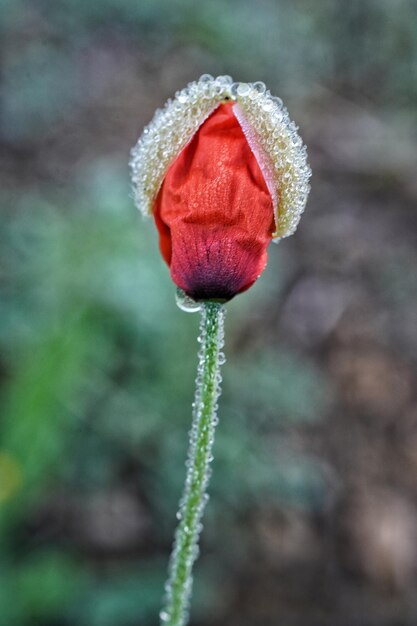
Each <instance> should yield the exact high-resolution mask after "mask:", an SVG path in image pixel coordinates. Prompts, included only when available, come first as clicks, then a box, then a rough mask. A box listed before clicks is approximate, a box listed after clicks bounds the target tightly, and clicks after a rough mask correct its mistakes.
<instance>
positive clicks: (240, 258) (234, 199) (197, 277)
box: [154, 103, 274, 300]
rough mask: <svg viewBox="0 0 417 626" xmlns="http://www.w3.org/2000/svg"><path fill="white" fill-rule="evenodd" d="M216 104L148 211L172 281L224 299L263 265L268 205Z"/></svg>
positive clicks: (249, 157) (233, 128) (226, 108)
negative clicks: (155, 225) (155, 227)
mask: <svg viewBox="0 0 417 626" xmlns="http://www.w3.org/2000/svg"><path fill="white" fill-rule="evenodd" d="M232 107H233V104H232V103H227V104H222V105H220V106H219V107H218V108H217V109H216V110H215V111H214V112H213V113H212V114H211V116H210V117H209V118H208V119H207V120H206V121H205V122H204V123H203V124H202V126H201V127H200V129H199V130H198V132H197V133H196V134H195V135H194V137H193V139H192V140H191V141H190V142H189V144H188V145H187V146H186V147H185V148H184V149H183V150H182V152H181V153H180V154H179V156H178V157H177V158H176V159H175V161H174V162H173V163H172V165H171V166H170V168H169V170H168V172H167V175H166V177H165V179H164V182H163V184H162V187H161V189H160V191H159V193H158V196H157V199H156V202H155V207H154V216H155V220H156V224H157V227H158V230H159V235H160V248H161V252H162V255H163V257H164V259H165V261H166V262H167V263H168V265H169V267H170V270H171V276H172V279H173V281H174V282H175V284H176V285H177V286H178V287H180V288H181V289H183V290H184V291H185V292H186V293H187V294H188V295H189V296H191V297H192V298H194V299H196V300H210V299H219V300H230V298H232V297H233V296H235V295H236V294H237V293H240V292H242V291H245V290H246V289H248V288H249V287H250V286H251V285H252V284H253V283H254V282H255V280H256V279H257V278H258V277H259V276H260V274H261V273H262V271H263V270H264V268H265V265H266V262H267V247H268V245H269V243H270V242H271V239H272V233H273V230H274V210H273V204H272V199H271V196H270V194H269V191H268V188H267V185H266V183H265V180H264V177H263V175H262V172H261V170H260V167H259V165H258V163H257V161H256V158H255V156H254V154H253V153H252V151H251V149H250V147H249V145H248V142H247V140H246V138H245V135H244V133H243V131H242V129H241V127H240V125H239V122H238V121H237V119H236V117H235V115H234V113H233V109H232Z"/></svg>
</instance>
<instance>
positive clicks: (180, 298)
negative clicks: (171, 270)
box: [175, 289, 202, 313]
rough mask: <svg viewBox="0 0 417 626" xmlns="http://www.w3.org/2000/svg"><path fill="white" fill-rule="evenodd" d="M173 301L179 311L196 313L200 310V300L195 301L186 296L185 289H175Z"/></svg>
mask: <svg viewBox="0 0 417 626" xmlns="http://www.w3.org/2000/svg"><path fill="white" fill-rule="evenodd" d="M175 301H176V303H177V306H178V307H179V308H180V309H181V311H185V312H186V313H196V312H197V311H200V310H201V306H202V305H201V302H196V301H195V300H193V299H192V298H190V296H187V294H186V293H185V291H183V290H182V289H177V292H176V294H175Z"/></svg>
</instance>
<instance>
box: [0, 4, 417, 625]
mask: <svg viewBox="0 0 417 626" xmlns="http://www.w3.org/2000/svg"><path fill="white" fill-rule="evenodd" d="M0 34H1V43H0V48H1V65H0V89H1V95H0V135H1V136H0V140H1V148H2V151H1V157H0V160H1V167H0V170H1V173H0V177H1V192H0V198H1V204H2V212H1V235H0V237H1V249H0V288H1V302H0V344H1V360H0V383H1V408H2V417H1V421H0V623H1V624H2V626H3V625H4V626H141V625H144V626H156V624H157V623H158V617H157V616H158V611H159V608H160V599H161V595H162V588H163V582H164V578H165V573H166V565H167V559H168V554H169V551H170V546H171V539H172V534H173V529H174V526H175V512H176V508H177V502H178V499H179V495H180V492H181V486H182V481H183V478H184V472H185V468H184V459H185V454H186V448H187V431H188V428H189V424H190V405H191V402H192V396H193V381H194V377H195V367H196V352H197V343H196V335H197V327H198V315H197V316H196V315H187V314H185V313H183V312H181V311H180V310H179V309H177V307H176V305H175V302H174V289H173V286H172V284H171V283H170V280H169V277H168V272H167V269H166V267H165V266H164V264H163V263H162V261H161V259H160V257H159V254H158V250H157V240H156V236H155V232H154V228H153V225H152V223H151V222H149V223H146V222H142V220H141V218H140V217H139V215H138V213H137V211H136V209H135V208H134V206H133V202H132V199H131V193H130V187H129V177H128V169H127V162H128V153H129V150H130V147H131V146H132V145H133V144H134V143H135V142H136V139H137V137H138V135H139V134H140V132H141V129H142V127H143V125H144V124H145V123H147V122H148V121H149V119H150V118H151V116H152V114H153V111H154V109H155V108H156V107H157V106H160V105H162V103H163V102H164V101H165V100H166V99H167V98H168V97H169V96H171V95H172V94H173V93H174V92H175V91H176V90H177V89H178V88H181V87H183V86H184V85H185V84H186V83H187V82H188V81H189V80H193V79H195V78H197V77H198V76H199V75H200V74H202V73H207V72H210V73H212V74H214V75H217V74H223V73H227V74H231V75H233V76H234V77H235V79H237V80H249V81H252V80H263V81H264V82H266V83H267V85H268V87H270V89H271V90H272V92H273V93H274V94H276V95H280V96H281V97H282V98H283V99H284V102H285V103H286V105H287V106H288V108H289V111H290V114H291V117H292V118H294V119H295V120H296V122H297V123H298V124H299V125H300V132H301V134H302V136H303V138H304V140H305V141H306V143H307V145H308V147H309V155H310V163H311V166H312V169H313V178H312V193H311V196H310V201H309V203H308V208H307V211H306V213H305V215H304V217H303V219H302V221H301V225H300V227H299V230H298V232H297V234H296V236H295V237H292V238H291V239H288V240H285V241H284V242H282V243H281V244H280V245H279V246H277V247H275V246H273V247H272V248H271V250H270V260H269V265H268V268H267V271H266V272H265V274H264V275H263V276H262V278H261V280H259V281H258V283H257V284H256V286H255V287H254V288H253V289H252V290H251V291H250V292H248V293H247V294H244V295H242V296H240V297H239V298H237V299H236V301H233V302H232V303H231V304H230V306H229V307H228V309H229V310H228V316H227V324H226V331H227V333H226V336H227V343H226V352H227V358H228V361H227V363H226V365H225V367H224V395H223V397H222V401H221V410H220V416H221V421H220V425H219V429H218V437H217V442H216V447H215V457H216V458H215V463H214V476H213V481H212V485H211V490H210V491H211V500H210V503H209V507H208V509H207V516H206V520H205V532H204V536H203V541H202V554H201V558H200V560H199V562H198V566H197V568H196V576H195V595H194V603H193V612H192V625H193V626H210V625H214V624H216V625H218V626H220V625H222V626H223V625H226V624H227V626H254V625H261V626H272V625H274V626H275V625H276V624H278V623H279V624H283V625H285V626H408V625H410V626H411V625H415V624H416V622H417V393H416V378H417V375H416V368H415V365H416V355H417V332H416V330H417V319H416V317H417V314H416V310H417V309H416V296H417V250H416V199H417V176H416V164H417V132H416V128H417V107H416V104H417V5H416V2H413V1H412V0H360V1H358V0H351V1H350V2H343V1H340V2H338V1H332V0H320V1H317V2H311V1H309V0H260V1H258V2H252V1H250V0H240V1H239V2H238V1H234V0H232V1H230V2H224V0H212V1H210V2H205V3H204V2H200V3H196V2H192V1H191V0H190V1H189V0H101V1H98V0H67V1H64V0H26V1H25V0H3V1H2V6H1V23H0Z"/></svg>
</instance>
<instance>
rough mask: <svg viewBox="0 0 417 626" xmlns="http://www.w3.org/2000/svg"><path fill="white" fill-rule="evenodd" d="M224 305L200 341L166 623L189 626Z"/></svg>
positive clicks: (212, 311) (213, 310)
mask: <svg viewBox="0 0 417 626" xmlns="http://www.w3.org/2000/svg"><path fill="white" fill-rule="evenodd" d="M223 322H224V308H223V306H222V305H221V304H219V303H217V302H206V303H204V305H203V307H202V318H201V325H200V336H199V341H200V342H201V349H200V352H199V365H198V373H197V379H196V395H195V402H194V405H193V424H192V428H191V432H190V448H189V452H188V460H187V464H186V465H187V477H186V480H185V487H184V492H183V496H182V499H181V502H180V509H179V512H178V514H177V518H178V519H179V520H180V522H179V524H178V527H177V530H176V533H175V541H174V548H173V551H172V555H171V560H170V567H169V579H168V582H167V585H166V598H165V606H164V609H163V610H162V611H161V613H160V618H161V624H163V625H164V626H184V625H185V624H186V623H187V622H188V610H189V603H190V597H191V590H192V582H193V579H192V568H193V564H194V561H195V560H196V558H197V556H198V539H199V536H200V532H201V528H202V526H201V518H202V516H203V511H204V507H205V504H206V502H207V499H208V496H207V494H206V489H207V485H208V482H209V479H210V462H211V460H212V448H213V442H214V430H215V427H216V424H217V421H218V420H217V399H218V397H219V395H220V382H221V377H220V364H221V363H222V362H223V361H224V356H223V353H222V352H221V349H222V347H223Z"/></svg>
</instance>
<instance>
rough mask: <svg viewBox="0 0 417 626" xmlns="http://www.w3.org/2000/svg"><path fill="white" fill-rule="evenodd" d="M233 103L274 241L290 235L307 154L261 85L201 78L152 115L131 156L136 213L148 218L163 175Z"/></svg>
mask: <svg viewBox="0 0 417 626" xmlns="http://www.w3.org/2000/svg"><path fill="white" fill-rule="evenodd" d="M227 101H234V102H235V103H236V104H235V105H234V107H233V111H234V113H235V115H236V118H237V119H238V121H239V124H240V125H241V128H242V130H243V132H244V134H245V136H246V139H247V141H248V143H249V146H250V147H251V149H252V151H253V153H254V155H255V157H256V159H257V162H258V164H259V167H260V168H261V171H262V173H263V176H264V178H265V182H266V184H267V186H268V190H269V192H270V194H271V198H272V202H273V207H274V217H275V227H276V228H275V232H274V234H273V238H274V240H275V241H278V240H279V239H281V238H283V237H288V236H289V235H292V234H293V233H294V231H295V230H296V228H297V225H298V222H299V221H300V218H301V214H302V213H303V211H304V208H305V205H306V202H307V197H308V194H309V191H310V185H309V179H310V176H311V169H310V167H309V165H308V163H307V149H306V147H305V146H304V145H303V142H302V139H301V137H300V136H299V134H298V132H297V130H298V128H297V126H296V125H295V124H294V122H291V120H290V118H289V116H288V112H287V109H286V108H285V107H284V106H283V103H282V100H281V99H280V98H275V97H273V96H271V94H270V92H269V91H268V90H266V87H265V85H264V84H263V83H261V82H256V83H234V82H233V80H232V78H231V77H230V76H218V77H217V78H213V77H212V76H210V75H209V74H204V75H203V76H201V77H200V79H199V80H198V81H195V82H192V83H189V84H188V85H187V87H185V88H184V89H182V90H181V91H177V93H176V94H175V98H173V99H170V100H168V102H167V103H166V104H165V106H164V108H163V109H158V110H157V111H156V112H155V115H154V117H153V119H152V120H151V122H150V123H149V124H148V125H147V126H146V127H145V129H144V131H143V133H142V135H141V137H140V138H139V140H138V142H137V144H136V146H135V147H134V148H133V149H132V152H131V161H130V167H131V172H132V183H133V190H134V195H135V202H136V205H137V207H138V208H139V209H140V211H141V212H142V213H143V214H144V215H149V214H150V213H152V208H153V205H154V202H155V199H156V196H157V194H158V191H159V189H160V187H161V185H162V182H163V180H164V178H165V175H166V173H167V170H168V168H169V166H170V165H171V163H172V162H173V161H174V160H175V158H176V157H177V156H178V155H179V154H180V152H181V151H182V149H183V148H184V147H185V146H186V145H187V143H188V142H189V141H190V140H191V139H192V138H193V136H194V135H195V133H196V132H197V130H198V129H199V127H200V126H201V125H202V124H203V122H204V121H205V120H206V119H207V118H208V116H209V115H210V114H211V113H212V112H213V111H214V110H215V109H216V108H217V107H218V106H219V105H220V104H221V103H223V102H227Z"/></svg>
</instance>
